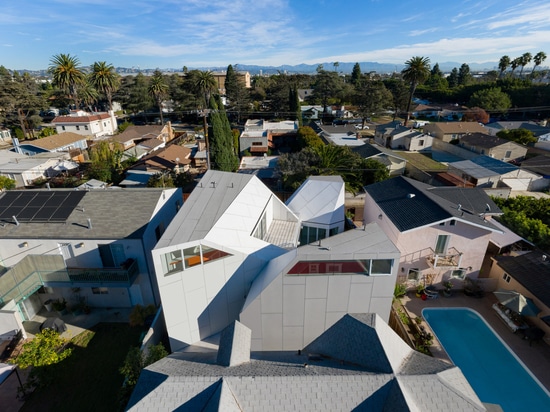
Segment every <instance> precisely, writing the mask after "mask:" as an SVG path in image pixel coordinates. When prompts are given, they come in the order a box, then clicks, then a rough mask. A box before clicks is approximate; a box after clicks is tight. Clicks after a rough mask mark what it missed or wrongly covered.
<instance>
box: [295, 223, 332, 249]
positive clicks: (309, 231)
mask: <svg viewBox="0 0 550 412" xmlns="http://www.w3.org/2000/svg"><path fill="white" fill-rule="evenodd" d="M326 237H327V230H326V229H325V228H322V227H311V226H303V227H302V230H301V231H300V244H301V245H308V244H310V243H313V242H317V241H319V240H321V239H325V238H326Z"/></svg>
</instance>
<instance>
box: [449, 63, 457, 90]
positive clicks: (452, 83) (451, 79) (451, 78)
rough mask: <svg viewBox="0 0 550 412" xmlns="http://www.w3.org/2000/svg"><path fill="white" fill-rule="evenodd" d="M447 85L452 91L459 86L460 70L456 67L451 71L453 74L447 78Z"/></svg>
mask: <svg viewBox="0 0 550 412" xmlns="http://www.w3.org/2000/svg"><path fill="white" fill-rule="evenodd" d="M447 83H448V84H449V87H450V88H451V89H452V88H455V87H457V86H458V69H457V68H456V67H454V68H453V70H451V73H450V74H449V77H448V78H447Z"/></svg>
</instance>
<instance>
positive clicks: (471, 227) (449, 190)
mask: <svg viewBox="0 0 550 412" xmlns="http://www.w3.org/2000/svg"><path fill="white" fill-rule="evenodd" d="M365 191H366V196H365V210H364V215H363V219H364V224H368V223H371V222H377V223H378V224H379V225H380V226H381V227H382V229H383V231H384V232H385V233H386V235H387V236H388V237H389V238H390V240H392V241H393V242H394V243H395V245H396V246H397V247H398V249H399V250H400V251H401V260H400V263H399V268H398V277H397V281H398V282H403V283H407V285H408V286H411V287H412V286H414V285H417V284H420V283H422V284H424V285H430V284H439V283H441V282H446V281H448V280H450V281H451V282H452V283H453V285H454V286H456V287H461V286H462V281H463V280H464V279H465V278H466V277H468V278H473V279H476V278H477V277H478V275H479V271H480V268H481V265H482V262H483V258H484V256H485V251H486V250H487V246H488V243H489V239H490V237H491V233H493V232H497V233H501V231H500V230H499V229H498V227H497V226H495V225H494V224H493V223H492V222H491V217H492V216H494V215H499V214H501V213H502V212H501V210H500V209H499V208H498V207H497V206H496V205H495V203H494V202H493V201H492V200H491V198H490V197H489V196H487V194H486V193H485V192H484V191H483V190H481V189H476V188H459V187H432V186H429V185H426V184H424V183H421V182H418V181H415V180H412V179H410V178H407V177H402V176H400V177H396V178H393V179H389V180H385V181H383V182H378V183H374V184H372V185H369V186H367V187H365Z"/></svg>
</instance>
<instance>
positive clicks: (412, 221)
mask: <svg viewBox="0 0 550 412" xmlns="http://www.w3.org/2000/svg"><path fill="white" fill-rule="evenodd" d="M365 190H366V192H367V193H368V194H369V195H370V196H371V197H372V198H373V200H374V201H375V202H376V203H377V204H378V206H379V207H380V208H381V209H382V210H383V212H384V214H385V215H386V216H387V217H388V218H389V219H390V220H391V221H392V222H393V224H394V225H395V226H396V227H397V229H398V230H399V231H400V232H406V231H408V230H413V229H416V228H420V227H423V226H427V225H431V224H434V223H437V222H441V221H444V220H448V219H452V218H456V219H460V220H463V221H465V222H468V223H471V224H475V225H478V226H481V227H484V228H486V229H488V230H491V231H494V230H497V231H498V229H497V228H496V227H495V226H494V225H492V224H491V223H490V221H488V220H486V219H485V217H486V215H491V214H499V213H501V211H500V209H499V208H498V207H497V206H496V204H495V203H494V202H493V201H492V200H491V198H490V197H489V196H487V194H486V193H485V192H484V191H483V190H481V189H477V188H459V187H432V186H429V185H427V184H425V183H421V182H418V181H416V180H412V179H409V178H406V177H402V176H399V177H396V178H393V179H388V180H384V181H382V182H378V183H374V184H372V185H369V186H366V187H365ZM458 205H460V207H458ZM487 205H489V209H490V210H489V211H487V210H486V209H487ZM487 212H490V213H487Z"/></svg>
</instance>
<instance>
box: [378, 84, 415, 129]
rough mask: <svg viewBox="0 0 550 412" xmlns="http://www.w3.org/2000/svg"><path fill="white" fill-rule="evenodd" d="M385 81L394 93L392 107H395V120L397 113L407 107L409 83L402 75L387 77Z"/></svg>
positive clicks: (392, 93)
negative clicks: (407, 83)
mask: <svg viewBox="0 0 550 412" xmlns="http://www.w3.org/2000/svg"><path fill="white" fill-rule="evenodd" d="M383 83H384V85H385V86H386V89H388V90H389V91H390V93H391V95H392V102H391V107H392V108H393V120H395V118H396V117H397V113H398V112H399V111H401V110H405V108H406V107H407V101H408V97H409V92H408V90H407V85H406V84H405V82H404V81H403V79H402V78H400V77H392V78H390V79H385V80H383Z"/></svg>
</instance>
